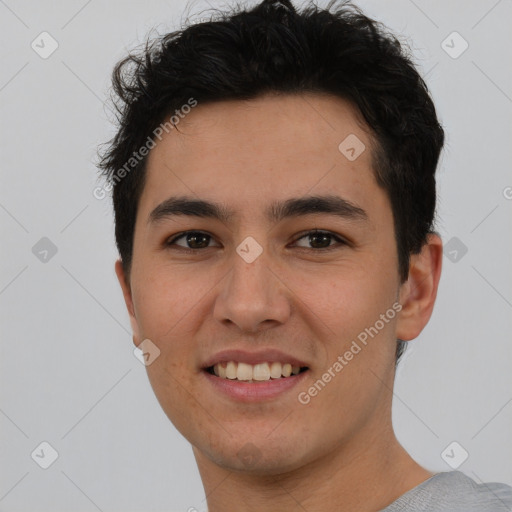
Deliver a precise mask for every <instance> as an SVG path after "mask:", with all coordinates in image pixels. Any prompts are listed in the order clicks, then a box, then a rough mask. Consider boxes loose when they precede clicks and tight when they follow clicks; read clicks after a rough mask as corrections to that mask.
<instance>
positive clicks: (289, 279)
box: [100, 0, 512, 512]
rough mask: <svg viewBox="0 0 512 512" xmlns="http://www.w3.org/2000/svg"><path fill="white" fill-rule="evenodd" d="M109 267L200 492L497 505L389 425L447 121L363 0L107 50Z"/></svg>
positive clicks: (499, 506) (424, 299) (430, 262)
mask: <svg viewBox="0 0 512 512" xmlns="http://www.w3.org/2000/svg"><path fill="white" fill-rule="evenodd" d="M114 88H115V91H116V93H117V95H118V97H119V100H120V101H119V103H118V107H119V111H120V126H119V131H118V132H117V135H116V136H115V138H114V139H113V140H112V141H111V144H110V146H109V147H108V149H107V151H106V152H105V153H104V155H103V158H102V161H101V163H100V166H101V168H102V170H103V172H104V175H105V176H106V178H107V180H108V183H109V184H110V185H111V186H112V188H113V202H114V211H115V221H116V243H117V246H118V248H119V253H120V260H118V261H117V262H116V264H115V270H116V274H117V276H118V278H119V282H120V285H121V287H122V290H123V294H124V298H125V302H126V306H127V309H128V313H129V316H130V320H131V324H132V329H133V342H134V343H135V345H136V346H138V347H140V348H141V349H142V350H143V352H144V354H145V358H146V364H147V371H148V376H149V379H150V382H151V385H152V387H153V389H154V392H155V394H156V396H157V398H158V400H159V402H160V404H161V406H162V408H163V410H164V411H165V413H166V414H167V416H168V417H169V419H170V420H171V421H172V423H173V424H174V425H175V426H176V428H177V429H178V430H179V431H180V432H181V433H182V434H183V436H185V438H186V439H187V440H188V441H189V442H190V443H191V444H192V446H193V451H194V455H195V458H196V461H197V464H198V468H199V471H200V474H201V478H202V481H203V484H204V488H205V494H206V496H207V502H208V510H209V511H210V512H229V511H237V512H240V511H251V510H258V511H259V510H275V511H283V510H307V511H309V512H314V511H320V510H322V511H325V510H332V511H334V510H336V511H354V510H357V511H361V512H370V511H386V512H394V511H399V510H407V511H419V510H429V511H452V512H453V511H461V512H462V511H466V512H467V511H472V510H474V511H493V512H496V511H505V510H510V509H511V507H512V489H511V488H510V487H508V486H506V485H503V484H485V485H477V484H476V483H475V482H474V481H473V480H471V479H470V478H468V477H466V476H464V475H463V474H462V473H460V472H456V471H454V472H447V473H438V474H433V473H432V472H430V471H428V470H427V469H425V468H423V467H421V466H420V465H418V464H417V463H416V462H415V461H414V460H413V459H412V458H411V457H410V456H409V454H408V453H407V452H406V451H405V450H404V449H403V448H402V447H401V445H400V444H399V442H398V441H397V439H396V437H395V435H394V432H393V428H392V423H391V401H392V392H391V390H392V388H393V381H394V375H395V366H396V362H397V360H398V358H399V357H400V354H401V352H402V351H403V348H404V344H405V343H406V342H407V341H409V340H412V339H414V338H416V337H417V336H418V335H419V333H420V332H421V331H422V329H423V328H424V327H425V325H426V324H427V322H428V320H429V318H430V316H431V313H432V309H433V306H434V302H435V298H436V293H437V288H438V283H439V278H440V273H441V260H442V242H441V239H440V237H439V236H438V235H437V234H436V233H435V232H434V230H433V218H434V210H435V194H436V189H435V170H436V166H437V163H438V159H439V155H440V152H441V150H442V146H443V142H444V133H443V129H442V128H441V126H440V125H439V122H438V120H437V117H436V112H435V108H434V105H433V103H432V100H431V98H430V96H429V93H428V90H427V88H426V85H425V84H424V82H423V80H422V79H421V78H420V76H419V75H418V73H417V71H416V70H415V68H414V66H413V65H412V64H411V62H410V61H409V59H408V58H407V57H406V55H405V54H404V52H403V51H402V49H401V47H400V45H399V43H398V42H397V41H396V40H395V39H394V37H393V36H391V35H389V34H386V32H385V30H384V28H383V27H382V26H380V25H379V24H378V23H376V22H374V21H373V20H371V19H369V18H367V17H365V16H364V15H363V14H362V13H361V12H360V11H359V10H358V9H357V8H356V7H354V6H351V5H348V4H341V5H337V4H333V5H330V6H329V7H328V8H327V9H325V10H323V9H319V8H315V7H310V8H307V9H304V10H303V11H302V12H297V11H296V10H295V8H294V7H293V5H292V4H291V3H290V2H289V1H287V0H282V1H281V2H279V1H275V0H274V1H273V0H266V1H263V2H262V3H261V4H259V5H258V6H256V7H254V8H253V9H251V10H247V11H243V10H241V11H239V12H236V13H232V14H229V15H228V14H226V15H224V16H221V17H220V18H219V19H217V20H212V21H211V22H205V23H200V24H198V25H195V26H191V27H189V28H187V29H186V30H184V31H183V32H177V33H172V34H168V35H166V36H164V37H163V38H161V39H159V40H157V41H155V42H154V43H153V44H151V45H148V46H147V47H146V49H145V50H144V51H143V52H142V53H141V54H140V55H131V56H129V57H127V58H126V59H124V61H122V62H121V63H119V64H118V65H117V67H116V69H115V71H114Z"/></svg>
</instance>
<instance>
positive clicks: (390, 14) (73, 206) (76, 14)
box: [0, 0, 512, 512]
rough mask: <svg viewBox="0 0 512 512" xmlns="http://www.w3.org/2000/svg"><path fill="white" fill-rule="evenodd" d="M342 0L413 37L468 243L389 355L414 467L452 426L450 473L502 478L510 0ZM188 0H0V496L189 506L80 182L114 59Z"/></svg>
mask: <svg viewBox="0 0 512 512" xmlns="http://www.w3.org/2000/svg"><path fill="white" fill-rule="evenodd" d="M253 3H255V2H251V4H253ZM210 4H211V5H212V6H214V7H218V6H222V5H224V3H222V4H221V3H219V2H216V1H215V0H210ZM319 4H320V5H326V4H327V2H325V1H322V2H319ZM296 5H301V4H296ZM359 5H360V6H361V7H362V8H363V9H364V10H365V11H366V13H367V14H369V15H372V16H374V17H376V18H377V19H379V20H381V21H383V22H384V23H386V24H387V25H388V26H389V27H390V28H391V29H393V30H394V31H396V32H398V33H399V34H402V36H403V37H404V38H406V39H407V40H408V41H410V42H412V44H413V49H414V53H415V55H416V59H417V61H418V63H419V66H420V68H421V70H422V73H423V75H424V76H425V79H426V81H427V83H428V85H429V87H430V89H431V91H432V94H433V97H434V101H435V103H436V106H437V109H438V112H439V116H440V119H441V122H442V124H443V125H444V127H445V129H446V132H447V145H446V149H445V152H444V154H443V157H442V161H441V165H440V167H439V174H438V182H439V216H440V219H441V220H440V222H439V229H440V232H441V234H442V236H443V238H444V241H445V242H448V241H449V240H450V239H452V238H453V237H456V238H457V239H458V240H459V241H460V242H461V243H463V244H464V245H465V246H466V247H467V249H468V251H467V253H466V254H465V255H462V253H461V251H460V249H457V248H456V246H453V247H452V246H451V247H450V250H451V251H453V248H454V247H455V250H457V251H458V253H457V258H458V260H457V261H455V262H453V261H451V260H450V258H452V259H453V258H454V256H455V253H453V252H452V254H451V255H450V254H447V256H446V257H445V258H444V259H443V260H444V261H443V263H444V268H443V276H442V280H441V285H440V290H439V296H438V301H437V305H436V308H435V311H434V315H433V317H432V320H431V321H430V324H429V325H428V326H427V328H426V329H425V330H424V332H423V333H422V334H421V336H420V337H419V338H418V339H417V340H416V341H414V342H412V343H411V345H410V347H409V351H408V352H407V356H406V358H405V359H404V361H403V362H402V363H401V365H400V370H399V374H398V376H397V385H396V389H395V400H394V408H393V413H394V422H395V427H396V431H397V435H398V437H399V440H400V441H401V442H402V443H403V445H404V446H405V447H406V449H408V450H409V452H410V453H411V454H412V455H413V456H414V457H415V458H416V460H418V462H420V463H421V464H423V465H424V466H426V467H428V468H429V469H431V470H435V471H448V470H450V469H451V468H450V467H449V466H448V465H447V463H446V462H445V460H443V458H442V457H441V454H442V453H443V451H444V450H445V448H446V447H447V446H448V445H449V444H450V443H452V442H453V441H457V443H459V445H460V446H461V447H463V449H464V450H466V451H467V452H468V453H469V457H468V458H467V460H466V461H465V462H464V463H463V464H462V465H460V467H459V469H460V470H461V471H463V472H465V473H466V474H467V475H469V476H471V477H472V478H474V479H475V480H477V481H502V482H506V483H509V484H512V468H511V464H510V461H511V460H512V442H511V439H510V432H511V425H512V405H511V401H512V385H511V381H512V379H511V372H510V367H511V362H512V353H511V335H510V333H511V331H512V314H511V312H512V311H511V308H512V286H511V284H512V278H511V271H510V263H511V261H512V258H511V256H512V254H511V252H512V244H511V242H510V233H511V232H512V229H511V228H512V226H511V224H512V215H511V210H512V200H510V197H512V189H511V188H507V187H512V174H511V172H510V162H511V160H512V152H511V141H512V127H511V125H512V123H511V113H512V98H511V97H512V71H511V67H510V64H509V63H510V57H511V53H512V46H511V45H512V36H511V31H510V26H511V22H512V2H511V1H510V0H501V1H496V0H481V1H471V2H469V1H467V0H458V1H450V2H446V1H441V0H438V1H435V2H434V1H430V2H427V1H420V0H416V1H412V0H393V1H389V0H388V1H386V2H385V3H384V2H379V1H377V0H373V1H360V2H359ZM185 6H186V2H185V1H184V0H176V1H172V2H171V1H167V2H165V1H157V0H154V1H146V2H142V1H140V2H135V1H130V2H125V1H121V0H116V1H109V2H106V1H100V0H90V1H89V2H87V1H84V0H73V1H66V2H64V1H63V0H61V1H49V0H45V1H40V2H28V1H15V0H6V1H0V38H1V75H0V102H1V107H0V109H1V110H0V119H1V133H0V135H1V136H0V144H1V153H0V155H1V160H0V161H1V169H2V174H1V176H2V177H1V180H2V181H1V184H2V187H1V193H0V222H1V226H2V251H1V275H0V312H1V313H0V314H1V317H0V320H1V331H0V332H1V336H2V343H1V382H0V390H1V395H0V398H1V404H0V406H1V408H0V428H1V433H2V435H1V442H0V450H1V452H0V460H1V476H0V510H2V511H12V512H14V511H32V512H36V511H37V512H39V511H41V512H42V511H64V510H66V511H96V510H101V511H105V512H107V511H120V510H123V511H126V512H129V511H145V512H148V511H163V510H166V511H186V510H187V509H188V508H189V507H195V508H196V509H197V510H201V511H202V510H205V509H206V505H205V501H204V500H203V498H204V493H203V489H202V485H201V481H200V479H199V474H198V472H197V469H196V466H195V461H194V459H193V455H192V451H191V449H190V446H189V445H188V443H187V442H186V441H185V440H184V439H183V438H182V437H181V436H180V435H179V434H178V433H177V431H176V430H175V429H174V427H173V426H172V424H171V423H170V422H169V420H168V419H167V417H166V416H165V415H164V413H163V412H162V410H161V409H160V406H159V405H158V403H157V401H156V399H155V397H154V395H153V392H152V390H151V388H150V386H149V383H148V380H147V376H146V373H145V368H144V366H143V365H142V364H141V363H140V362H139V361H138V360H137V359H136V358H135V357H134V355H133V345H132V340H131V329H130V324H129V321H128V317H127V314H126V311H125V306H124V302H123V299H122V295H121V291H120V289H119V287H118V283H117V280H116V277H115V274H114V261H115V258H116V256H117V253H116V250H115V245H114V230H113V218H112V214H111V204H110V201H109V199H108V198H106V199H104V200H103V201H100V200H97V199H95V198H94V197H93V194H92V191H93V189H94V187H95V186H97V185H98V183H99V182H98V181H97V174H96V171H95V168H94V164H93V162H94V160H93V159H94V156H95V151H96V147H97V145H98V144H99V143H101V142H104V141H106V140H108V139H109V138H110V137H111V135H112V134H113V127H112V126H111V125H110V123H109V119H111V117H112V116H111V114H110V112H109V110H108V108H107V107H105V106H104V100H105V98H106V97H107V91H108V87H109V83H110V73H111V70H112V67H113V66H114V64H115V63H116V62H117V61H118V60H119V59H120V58H121V57H122V56H124V55H125V53H126V50H127V49H130V48H133V47H134V46H135V45H136V44H138V43H140V42H142V41H143V40H144V38H145V36H146V35H147V34H148V31H149V30H150V29H151V28H153V27H156V28H157V29H158V30H159V31H160V32H164V31H169V30H172V29H175V28H176V27H177V25H178V24H179V23H180V19H181V17H182V14H183V12H184V10H185ZM207 7H208V4H207V3H206V2H195V3H194V4H193V5H192V6H191V12H192V13H198V16H199V17H200V16H204V13H203V14H201V10H202V9H204V8H207ZM43 31H47V32H49V33H50V34H51V35H52V37H53V38H55V39H56V40H57V41H58V44H59V47H58V49H57V50H56V51H55V52H54V53H53V54H52V55H51V56H50V57H49V58H47V59H42V58H41V57H40V56H39V55H38V54H37V53H36V52H35V51H34V50H33V49H32V48H31V42H32V41H33V40H34V39H36V38H37V37H38V36H39V34H40V33H41V32H43ZM454 31H457V32H458V33H459V34H460V35H461V36H462V37H463V38H464V39H465V40H466V41H467V42H468V43H469V48H468V49H467V50H466V51H465V52H464V53H463V54H462V55H460V56H459V57H458V58H456V59H455V58H452V57H451V56H450V55H448V53H446V52H445V50H444V49H443V48H442V46H441V44H442V41H443V40H445V39H446V38H447V36H449V35H450V34H451V33H452V32H454ZM445 44H448V45H450V46H452V47H453V48H452V49H451V51H452V53H453V52H454V51H457V50H458V49H459V50H460V48H461V46H460V44H462V43H461V41H460V40H457V39H455V40H454V39H453V36H452V37H451V39H450V38H449V39H448V40H447V43H445ZM507 197H508V198H507ZM43 237H47V238H49V239H50V240H51V241H52V242H53V244H55V246H56V247H57V253H56V254H55V255H54V256H53V257H51V258H50V257H48V261H46V262H42V261H40V259H39V258H37V257H36V255H35V254H34V253H33V251H32V248H33V247H34V245H35V244H36V243H37V242H38V241H39V240H40V239H41V238H43ZM455 242H457V241H455ZM455 242H452V243H455ZM457 243H459V242H457ZM459 245H460V243H459ZM447 252H448V251H447ZM461 255H462V256H461ZM448 256H449V257H450V258H449V257H448ZM43 441H46V442H48V443H50V445H51V446H53V447H54V449H55V450H56V451H57V452H58V454H59V457H58V458H57V460H56V461H55V462H54V463H53V465H51V466H50V467H49V468H48V469H42V468H41V467H39V466H38V465H37V464H36V462H34V460H33V459H32V458H31V453H32V452H33V451H34V450H35V449H36V448H37V447H38V446H39V444H40V443H41V442H43ZM46 453H48V452H46ZM448 453H449V454H450V455H453V456H452V459H456V460H460V458H461V456H462V455H461V454H463V452H462V451H461V448H459V447H458V446H456V447H455V450H454V452H450V450H449V451H448ZM41 458H42V457H41Z"/></svg>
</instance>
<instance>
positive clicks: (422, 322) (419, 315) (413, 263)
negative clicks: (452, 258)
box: [396, 233, 443, 341]
mask: <svg viewBox="0 0 512 512" xmlns="http://www.w3.org/2000/svg"><path fill="white" fill-rule="evenodd" d="M442 258H443V243H442V240H441V238H440V237H439V236H438V235H437V234H434V233H432V234H429V235H428V237H427V243H426V244H425V245H424V246H423V248H422V250H421V252H420V253H419V254H412V255H411V257H410V263H409V277H408V278H407V281H406V282H405V283H403V284H402V286H401V288H400V303H401V304H402V310H401V311H400V316H399V318H398V320H397V327H396V336H397V338H399V339H401V340H404V341H409V340H412V339H414V338H416V337H417V336H418V335H419V334H420V333H421V331H422V330H423V329H424V327H425V326H426V325H427V323H428V321H429V320H430V317H431V316H432V311H433V309H434V303H435V300H436V296H437V289H438V286H439V279H440V277H441V266H442Z"/></svg>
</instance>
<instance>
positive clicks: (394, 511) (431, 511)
mask: <svg viewBox="0 0 512 512" xmlns="http://www.w3.org/2000/svg"><path fill="white" fill-rule="evenodd" d="M380 512H512V487H510V486H508V485H506V484H499V483H482V484H477V483H476V482H475V481H474V480H472V479H471V478H469V477H467V476H466V475H464V473H461V472H460V471H449V472H446V473H437V474H436V475H434V476H432V477H430V478H429V479H428V480H425V482H423V483H421V484H419V485H418V486H416V487H414V488H413V489H411V490H410V491H408V492H406V493H405V494H403V495H402V496H400V498H398V499H397V500H396V501H394V502H393V503H391V505H388V506H387V507H386V508H384V509H382V510H381V511H380Z"/></svg>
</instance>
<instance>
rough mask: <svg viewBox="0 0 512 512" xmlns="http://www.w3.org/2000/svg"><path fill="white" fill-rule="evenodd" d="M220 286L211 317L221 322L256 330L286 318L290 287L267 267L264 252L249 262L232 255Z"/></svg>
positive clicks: (245, 329) (282, 322)
mask: <svg viewBox="0 0 512 512" xmlns="http://www.w3.org/2000/svg"><path fill="white" fill-rule="evenodd" d="M221 286H222V289H221V291H220V292H219V295H218V296H217V298H216V302H215V307H214V317H215V319H216V320H217V321H219V322H222V323H223V324H235V325H236V326H237V327H238V328H239V329H240V330H241V331H243V332H246V333H257V332H259V331H261V330H264V329H267V328H270V327H272V326H274V327H275V326H277V325H280V324H284V323H285V322H286V321H287V320H288V318H289V317H290V311H291V307H290V298H291V297H290V290H289V288H287V287H286V285H285V284H284V282H283V281H282V280H281V279H280V277H279V276H278V273H277V272H276V271H274V270H273V269H272V268H271V262H270V261H269V260H268V258H267V255H266V254H265V251H264V252H263V253H262V254H261V255H260V256H259V257H258V258H257V259H256V260H254V261H252V262H251V263H248V262H247V261H245V260H244V259H243V258H242V257H240V256H239V255H238V254H235V255H234V258H233V265H232V269H231V271H230V272H229V273H228V274H227V276H226V278H225V279H224V280H223V281H222V285H221Z"/></svg>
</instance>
